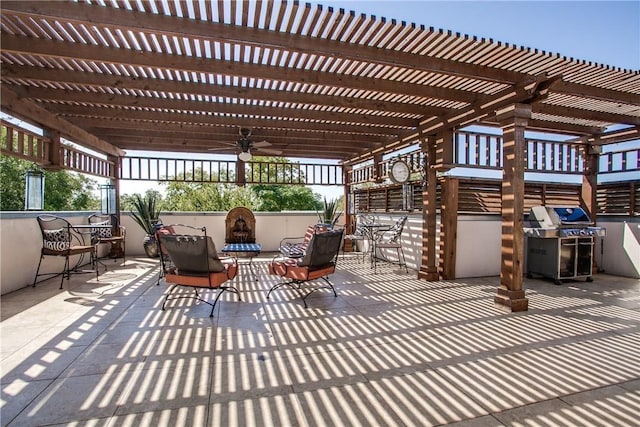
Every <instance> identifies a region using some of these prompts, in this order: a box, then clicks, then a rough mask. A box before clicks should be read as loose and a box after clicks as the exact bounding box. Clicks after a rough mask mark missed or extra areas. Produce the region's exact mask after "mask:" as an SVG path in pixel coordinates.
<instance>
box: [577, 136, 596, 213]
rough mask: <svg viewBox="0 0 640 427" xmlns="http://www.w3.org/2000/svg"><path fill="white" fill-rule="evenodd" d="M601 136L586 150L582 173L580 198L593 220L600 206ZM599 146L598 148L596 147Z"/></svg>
mask: <svg viewBox="0 0 640 427" xmlns="http://www.w3.org/2000/svg"><path fill="white" fill-rule="evenodd" d="M598 142H599V138H598V137H596V143H595V144H594V145H592V146H589V147H587V148H586V150H585V162H584V172H583V174H582V188H581V191H580V198H581V202H582V205H583V207H584V208H585V209H586V211H587V214H588V215H589V217H590V218H591V220H592V221H595V220H596V215H597V213H598V212H597V206H598V200H597V196H598V165H599V159H600V147H601V146H600V145H599V144H598ZM596 147H597V148H596Z"/></svg>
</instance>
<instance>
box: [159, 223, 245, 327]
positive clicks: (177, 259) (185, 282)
mask: <svg viewBox="0 0 640 427" xmlns="http://www.w3.org/2000/svg"><path fill="white" fill-rule="evenodd" d="M190 228H193V227H190ZM198 230H201V231H202V233H203V234H202V235H193V234H191V235H184V234H160V235H159V238H160V244H161V246H162V247H164V250H165V251H166V253H167V254H168V257H169V259H170V261H171V262H162V264H161V265H162V268H163V270H164V280H165V282H166V283H171V284H172V286H171V288H169V291H168V292H167V295H166V296H165V298H164V301H163V303H162V310H164V309H165V306H166V304H167V301H169V300H173V299H179V298H194V299H197V300H198V301H202V302H204V303H206V304H209V305H210V306H211V313H209V317H213V310H214V309H215V308H216V303H217V302H218V300H219V299H220V297H221V296H222V294H223V293H224V292H225V291H229V292H233V293H235V294H237V295H238V300H241V297H240V292H239V291H238V289H237V288H236V287H235V286H232V285H225V283H227V282H228V281H230V280H233V279H234V278H235V277H236V275H237V273H238V262H237V259H236V258H234V257H225V259H224V261H225V262H223V260H221V259H220V258H219V257H218V254H217V252H216V246H215V244H214V243H213V240H212V239H211V236H207V231H206V228H205V227H202V228H200V229H198ZM178 286H185V287H190V288H193V290H194V291H195V295H176V294H173V291H174V290H175V289H176V288H177V287H178ZM198 289H210V290H216V291H217V293H216V296H215V298H214V299H213V303H211V302H209V301H207V300H205V299H203V298H201V297H200V294H199V293H198Z"/></svg>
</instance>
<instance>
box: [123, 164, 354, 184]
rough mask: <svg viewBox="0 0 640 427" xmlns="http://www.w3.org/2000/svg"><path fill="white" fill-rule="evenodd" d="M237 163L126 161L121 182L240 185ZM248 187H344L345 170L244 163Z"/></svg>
mask: <svg viewBox="0 0 640 427" xmlns="http://www.w3.org/2000/svg"><path fill="white" fill-rule="evenodd" d="M238 164H239V163H238V162H236V161H229V160H211V159H169V158H151V157H123V158H122V164H121V169H120V170H121V178H122V179H127V180H134V181H168V182H212V183H227V184H235V183H237V179H236V178H237V175H238V174H237V172H238V171H237V167H238ZM244 168H245V169H244V173H245V182H246V183H247V184H299V185H343V184H344V182H343V175H342V166H340V165H326V164H314V163H261V162H247V163H244Z"/></svg>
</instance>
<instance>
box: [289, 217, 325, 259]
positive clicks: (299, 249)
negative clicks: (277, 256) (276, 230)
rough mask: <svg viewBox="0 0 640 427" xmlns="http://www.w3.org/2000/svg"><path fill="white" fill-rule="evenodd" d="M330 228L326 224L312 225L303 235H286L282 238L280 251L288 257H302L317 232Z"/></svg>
mask: <svg viewBox="0 0 640 427" xmlns="http://www.w3.org/2000/svg"><path fill="white" fill-rule="evenodd" d="M327 230H328V227H327V226H326V225H325V224H316V225H310V226H308V227H307V231H306V232H305V233H304V236H302V237H285V238H283V239H282V240H280V246H279V250H280V253H281V254H282V255H283V256H284V257H287V258H300V257H302V256H303V255H304V252H305V251H306V250H307V246H309V242H311V238H312V237H313V235H314V234H316V233H322V232H325V231H327Z"/></svg>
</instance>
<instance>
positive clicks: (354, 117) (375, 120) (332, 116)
mask: <svg viewBox="0 0 640 427" xmlns="http://www.w3.org/2000/svg"><path fill="white" fill-rule="evenodd" d="M11 87H12V89H15V92H16V93H18V94H19V95H20V96H21V97H23V98H29V99H32V100H34V101H36V100H38V99H39V100H46V101H58V102H65V103H70V102H77V103H83V104H85V106H86V107H87V108H102V107H103V106H104V105H108V106H115V107H135V108H145V109H157V110H184V111H190V112H196V113H197V112H205V113H223V114H235V115H243V116H244V115H257V116H267V117H286V118H299V119H307V120H327V121H334V122H342V123H372V124H376V125H387V126H391V127H398V128H403V127H404V128H415V127H416V126H417V124H418V121H417V120H415V119H405V118H402V117H392V116H380V115H375V116H371V115H367V114H354V113H343V112H334V111H322V110H308V109H300V108H284V107H265V106H259V105H253V104H231V103H225V102H206V101H191V100H178V99H163V98H153V97H142V96H127V95H113V94H106V93H91V94H90V95H88V94H87V93H86V92H80V91H70V90H61V89H49V88H29V87H23V86H18V87H16V86H14V85H11ZM87 96H90V97H91V103H92V104H93V105H91V104H88V103H87Z"/></svg>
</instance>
